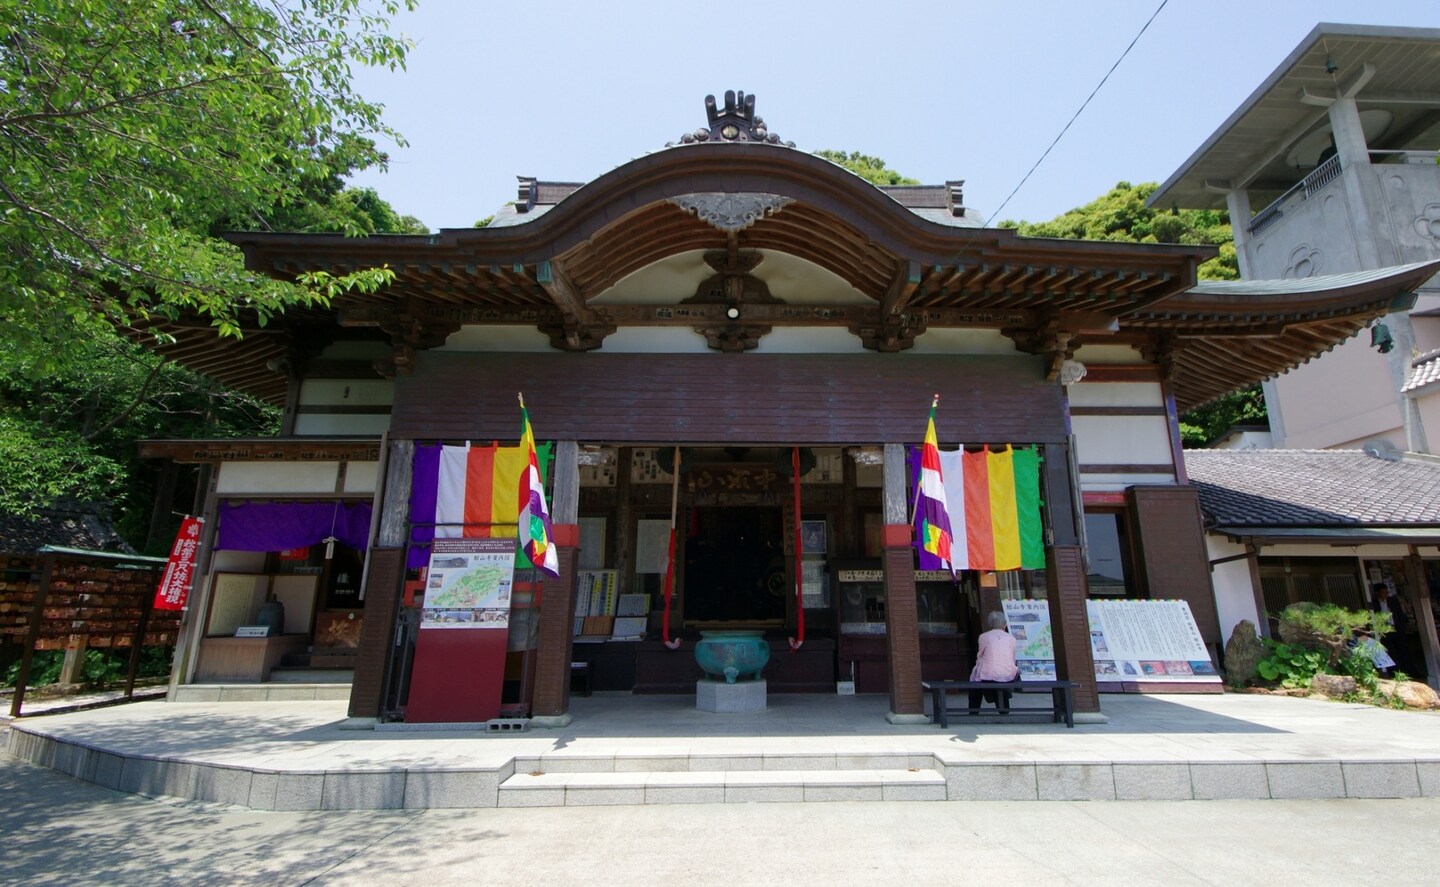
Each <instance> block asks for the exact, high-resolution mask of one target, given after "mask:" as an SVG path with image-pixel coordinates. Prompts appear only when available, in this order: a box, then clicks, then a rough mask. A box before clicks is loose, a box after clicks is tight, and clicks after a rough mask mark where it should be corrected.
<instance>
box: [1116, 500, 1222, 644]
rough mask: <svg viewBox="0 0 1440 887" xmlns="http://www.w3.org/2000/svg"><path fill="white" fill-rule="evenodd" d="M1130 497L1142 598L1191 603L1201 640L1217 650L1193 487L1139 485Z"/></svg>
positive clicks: (1215, 615)
mask: <svg viewBox="0 0 1440 887" xmlns="http://www.w3.org/2000/svg"><path fill="white" fill-rule="evenodd" d="M1128 494H1129V497H1130V516H1131V521H1130V525H1131V526H1132V527H1134V528H1135V532H1136V534H1137V535H1138V536H1139V543H1140V544H1139V545H1138V546H1137V552H1138V556H1139V559H1140V572H1141V578H1142V580H1143V582H1144V592H1145V594H1146V596H1147V597H1150V598H1153V599H1157V600H1159V599H1163V600H1183V601H1185V602H1187V603H1189V604H1190V613H1191V615H1193V616H1194V617H1195V626H1196V627H1197V628H1199V629H1200V635H1201V637H1203V638H1204V639H1205V643H1206V644H1208V645H1210V647H1211V649H1212V650H1213V649H1217V648H1218V646H1219V645H1220V644H1221V643H1223V642H1224V639H1223V638H1222V637H1221V636H1220V616H1219V613H1218V612H1217V611H1216V609H1215V589H1214V587H1213V586H1212V585H1211V582H1210V559H1209V556H1208V555H1207V554H1206V552H1205V530H1204V526H1203V523H1202V518H1201V515H1200V493H1199V491H1198V490H1197V489H1196V488H1195V487H1192V486H1143V487H1131V488H1130V489H1129V491H1128Z"/></svg>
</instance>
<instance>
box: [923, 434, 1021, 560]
mask: <svg viewBox="0 0 1440 887" xmlns="http://www.w3.org/2000/svg"><path fill="white" fill-rule="evenodd" d="M923 458H924V457H923V451H922V464H923ZM939 463H940V468H941V473H942V475H943V477H944V480H945V496H946V500H947V501H948V502H949V503H950V516H951V522H952V527H953V529H954V533H955V540H956V541H955V546H954V555H953V557H952V558H951V560H952V562H953V564H954V568H955V569H957V570H1020V569H1024V570H1043V569H1044V568H1045V543H1044V531H1043V527H1042V525H1041V521H1040V455H1039V453H1038V452H1036V451H1035V450H1034V449H1023V450H1017V449H1015V448H1013V447H1011V446H1009V445H1006V447H1005V449H1003V450H1000V451H996V452H992V451H990V450H989V449H988V448H987V449H985V450H983V451H980V452H973V453H967V452H965V451H964V449H963V448H961V449H959V450H954V451H947V452H941V453H940V454H939ZM923 568H924V567H923V565H922V569H923ZM932 569H933V568H932Z"/></svg>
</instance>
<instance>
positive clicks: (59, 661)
mask: <svg viewBox="0 0 1440 887" xmlns="http://www.w3.org/2000/svg"><path fill="white" fill-rule="evenodd" d="M174 653H175V649H174V648H173V647H142V648H141V650H140V663H139V665H138V667H137V668H136V670H135V676H136V677H138V678H153V677H164V676H166V675H168V674H170V661H171V659H172V658H173V656H174ZM64 663H65V651H64V650H36V651H35V654H34V656H33V657H32V658H31V660H30V681H29V685H30V686H31V687H44V686H46V685H49V684H53V683H55V682H56V681H58V680H60V668H61V666H62V665H64ZM129 666H130V651H129V649H126V648H118V649H115V650H86V651H85V661H84V662H83V663H82V664H81V666H80V675H81V678H82V681H83V683H84V684H85V685H86V686H88V687H105V686H108V685H110V684H117V683H120V682H122V681H124V680H125V671H126V669H127V668H129ZM19 679H20V661H19V660H16V661H15V662H12V663H11V664H10V665H9V667H8V668H6V669H5V682H4V685H3V686H6V687H13V686H15V682H16V681H18V680H19Z"/></svg>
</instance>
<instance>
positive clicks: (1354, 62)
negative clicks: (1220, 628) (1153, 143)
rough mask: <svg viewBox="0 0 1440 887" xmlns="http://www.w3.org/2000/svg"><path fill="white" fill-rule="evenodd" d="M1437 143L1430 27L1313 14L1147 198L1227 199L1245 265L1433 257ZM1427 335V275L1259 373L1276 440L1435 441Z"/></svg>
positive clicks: (1270, 275) (1322, 444) (1341, 269)
mask: <svg viewBox="0 0 1440 887" xmlns="http://www.w3.org/2000/svg"><path fill="white" fill-rule="evenodd" d="M1437 149H1440V30H1436V29H1421V28H1395V27H1376V26H1367V25H1337V24H1320V25H1317V26H1316V27H1315V29H1314V30H1312V31H1311V32H1310V34H1309V35H1307V36H1306V37H1305V39H1304V40H1302V41H1301V42H1300V45H1299V46H1297V47H1296V48H1295V49H1294V51H1292V52H1291V53H1290V54H1289V55H1288V56H1287V57H1286V58H1285V59H1284V61H1282V62H1281V63H1280V65H1279V67H1277V68H1276V69H1275V71H1274V72H1273V73H1272V74H1271V75H1270V76H1269V77H1267V78H1266V79H1265V81H1264V82H1263V83H1261V84H1260V86H1259V87H1258V88H1256V90H1255V91H1254V92H1253V93H1252V94H1251V95H1250V96H1249V97H1248V98H1247V99H1246V100H1245V101H1244V103H1242V104H1241V105H1240V107H1239V108H1237V109H1236V110H1235V112H1234V113H1233V114H1231V115H1230V117H1229V118H1228V119H1226V120H1225V122H1224V123H1222V124H1221V125H1220V127H1219V128H1218V129H1217V130H1216V131H1215V133H1214V134H1213V135H1211V136H1210V138H1209V139H1207V140H1206V141H1205V143H1204V144H1203V145H1201V146H1200V148H1199V149H1198V150H1196V151H1195V153H1194V154H1192V155H1191V156H1190V157H1189V159H1187V160H1186V161H1185V162H1184V164H1182V165H1181V167H1180V168H1179V169H1178V170H1177V171H1176V172H1175V173H1174V174H1173V175H1171V176H1170V178H1169V179H1168V180H1167V181H1166V182H1165V183H1164V184H1163V185H1162V186H1161V187H1160V188H1159V190H1157V191H1156V192H1155V194H1154V195H1153V196H1152V197H1151V198H1150V201H1149V203H1150V205H1151V206H1155V207H1171V206H1180V207H1185V208H1228V209H1229V212H1230V218H1231V220H1232V223H1233V225H1234V230H1235V246H1236V252H1237V253H1238V257H1239V262H1240V271H1241V275H1242V277H1243V278H1244V279H1246V280H1274V279H1282V278H1283V279H1288V280H1297V279H1306V278H1312V277H1316V276H1323V275H1337V274H1346V273H1350V272H1364V271H1368V270H1373V269H1378V268H1384V267H1387V266H1392V265H1402V264H1407V263H1412V262H1421V261H1426V260H1430V259H1434V258H1436V257H1440V167H1437V166H1436V163H1435V161H1436V151H1437ZM1396 307H1397V308H1399V307H1401V306H1398V305H1397V306H1396ZM1276 333H1277V334H1278V335H1281V336H1283V335H1287V334H1288V333H1286V332H1284V331H1283V330H1277V331H1276ZM1387 339H1388V342H1387ZM1372 342H1373V343H1374V344H1373V345H1372ZM1437 349H1440V281H1437V280H1436V279H1434V278H1432V279H1431V280H1430V281H1428V282H1427V283H1426V284H1424V285H1423V286H1421V287H1420V289H1419V291H1418V293H1417V299H1416V302H1415V304H1414V306H1413V307H1412V308H1410V309H1409V310H1408V311H1404V310H1400V311H1394V312H1392V313H1391V314H1390V315H1389V316H1387V317H1386V318H1385V319H1384V321H1383V327H1382V326H1379V325H1377V326H1375V327H1373V328H1372V330H1371V333H1370V334H1369V335H1366V334H1364V333H1361V334H1360V335H1358V336H1357V337H1355V338H1353V339H1351V340H1349V341H1346V342H1344V343H1343V344H1340V345H1338V346H1337V347H1334V348H1333V350H1331V351H1330V352H1329V353H1327V354H1324V355H1323V356H1322V357H1320V358H1318V359H1315V360H1310V361H1308V362H1306V363H1305V364H1304V365H1303V366H1300V367H1298V368H1296V369H1292V370H1290V371H1289V372H1285V373H1283V374H1281V375H1279V376H1277V377H1275V378H1273V379H1271V380H1269V381H1267V382H1266V383H1265V400H1266V406H1267V409H1268V411H1269V414H1270V425H1271V430H1272V432H1273V435H1274V445H1275V446H1277V447H1293V448H1302V449H1309V448H1328V447H1350V448H1358V447H1360V446H1362V445H1363V444H1364V443H1365V442H1366V441H1371V440H1376V439H1379V440H1386V441H1389V442H1390V443H1391V444H1393V445H1394V446H1395V447H1397V448H1399V449H1402V450H1408V451H1411V452H1424V453H1430V452H1435V451H1436V449H1435V448H1436V447H1440V397H1437V394H1440V386H1437V385H1435V384H1434V383H1435V381H1436V379H1437V378H1440V366H1437V360H1436V358H1437V357H1440V350H1437Z"/></svg>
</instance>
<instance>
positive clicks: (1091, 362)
mask: <svg viewBox="0 0 1440 887" xmlns="http://www.w3.org/2000/svg"><path fill="white" fill-rule="evenodd" d="M1075 359H1076V360H1078V361H1080V362H1081V363H1083V364H1085V365H1086V366H1087V367H1088V366H1146V365H1147V363H1146V361H1145V358H1143V357H1141V356H1140V352H1139V351H1136V350H1135V349H1134V348H1132V347H1130V346H1129V345H1082V346H1081V347H1079V348H1077V349H1076V350H1075Z"/></svg>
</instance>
